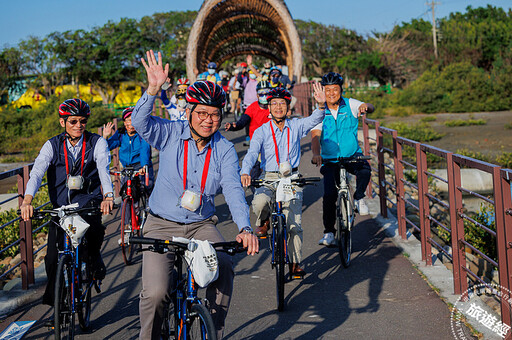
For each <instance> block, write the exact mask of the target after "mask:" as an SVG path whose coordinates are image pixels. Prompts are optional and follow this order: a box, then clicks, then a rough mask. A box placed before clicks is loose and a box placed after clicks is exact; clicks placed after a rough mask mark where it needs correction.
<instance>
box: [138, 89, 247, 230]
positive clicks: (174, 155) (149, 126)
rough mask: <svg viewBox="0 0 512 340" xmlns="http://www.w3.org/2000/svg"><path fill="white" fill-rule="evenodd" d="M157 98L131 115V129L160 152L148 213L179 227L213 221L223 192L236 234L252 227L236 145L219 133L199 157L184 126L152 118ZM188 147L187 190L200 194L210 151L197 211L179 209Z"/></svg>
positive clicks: (140, 103)
mask: <svg viewBox="0 0 512 340" xmlns="http://www.w3.org/2000/svg"><path fill="white" fill-rule="evenodd" d="M154 101H155V96H150V95H148V94H147V92H146V93H144V94H143V95H142V97H141V98H140V99H139V101H138V102H137V105H136V106H135V109H134V110H133V113H132V125H133V126H134V127H135V129H136V130H137V131H138V133H139V135H140V136H141V137H142V138H144V140H146V141H147V142H148V143H149V144H150V145H151V146H153V147H154V148H156V149H157V150H159V151H160V161H159V172H158V177H157V179H156V183H155V188H154V189H153V192H152V193H151V196H150V198H149V207H150V209H151V210H152V211H153V212H154V213H155V214H157V215H159V216H161V217H163V218H165V219H168V220H171V221H175V222H179V223H193V222H199V221H202V220H205V219H207V218H209V217H211V216H212V215H213V214H214V212H215V203H214V197H215V195H216V194H217V192H219V191H220V190H222V193H223V194H224V197H225V199H226V203H227V204H228V206H229V210H230V211H231V215H232V216H233V220H234V222H235V223H236V224H237V226H238V229H242V228H243V227H246V226H250V221H249V207H248V205H247V202H246V200H245V193H244V190H243V188H242V184H241V182H240V167H239V163H238V156H237V154H236V151H235V147H234V145H233V144H232V143H231V142H229V141H228V140H227V139H225V138H224V137H223V136H222V135H221V134H220V133H219V132H218V131H217V132H216V133H214V134H213V136H212V138H211V140H210V141H209V142H208V145H207V146H206V147H205V148H204V149H203V150H202V151H199V150H198V148H197V145H196V143H195V141H194V139H193V138H192V136H191V133H190V128H189V125H188V124H189V123H188V121H174V122H173V121H169V120H167V119H162V118H160V117H155V116H152V115H151V111H152V108H153V102H154ZM185 140H188V141H189V143H188V144H189V148H188V149H189V150H188V153H189V154H188V166H187V172H188V173H187V189H189V190H192V191H195V192H198V193H199V192H200V191H201V189H200V188H201V176H202V173H203V166H204V162H205V158H206V153H207V151H208V147H211V148H212V153H211V159H210V166H209V169H208V178H207V180H206V186H205V190H204V193H203V199H202V204H201V206H200V207H199V209H197V211H194V212H192V211H189V210H187V209H185V208H182V207H181V206H180V199H181V196H182V194H183V192H184V190H183V161H184V141H185Z"/></svg>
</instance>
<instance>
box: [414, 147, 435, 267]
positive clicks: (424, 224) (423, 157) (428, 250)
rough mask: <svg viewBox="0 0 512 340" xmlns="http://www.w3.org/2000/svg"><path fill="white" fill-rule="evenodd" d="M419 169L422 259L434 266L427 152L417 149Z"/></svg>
mask: <svg viewBox="0 0 512 340" xmlns="http://www.w3.org/2000/svg"><path fill="white" fill-rule="evenodd" d="M418 144H419V143H418ZM417 151H419V153H417V157H419V158H417V167H418V168H417V169H418V174H417V175H418V205H419V208H420V211H419V214H420V237H421V259H422V260H423V261H425V262H426V265H427V266H429V265H432V245H431V244H430V242H429V241H428V240H429V239H430V237H431V232H430V220H429V219H428V218H427V216H428V215H429V214H430V208H429V199H428V197H427V193H428V176H427V174H426V171H427V168H428V164H427V152H426V151H425V150H424V149H422V148H421V144H419V149H417Z"/></svg>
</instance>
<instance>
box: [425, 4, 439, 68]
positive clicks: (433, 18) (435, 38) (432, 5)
mask: <svg viewBox="0 0 512 340" xmlns="http://www.w3.org/2000/svg"><path fill="white" fill-rule="evenodd" d="M439 4H440V3H439V2H435V1H434V0H432V2H430V3H428V2H427V6H431V7H432V39H433V41H434V56H435V57H436V59H437V33H436V15H435V11H434V10H435V7H436V5H439Z"/></svg>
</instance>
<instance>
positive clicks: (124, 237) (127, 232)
mask: <svg viewBox="0 0 512 340" xmlns="http://www.w3.org/2000/svg"><path fill="white" fill-rule="evenodd" d="M132 207H133V201H132V200H131V199H129V198H125V199H124V201H123V209H122V211H121V253H122V254H123V261H124V264H125V265H129V264H130V263H131V262H132V258H133V254H134V253H135V247H134V246H133V245H132V244H130V241H129V238H130V237H131V236H138V235H133V230H132V226H133V225H134V224H133V222H132V219H137V216H136V215H135V214H134V213H133V211H134V210H133V209H132ZM127 212H129V214H130V218H129V219H127V218H126V214H127Z"/></svg>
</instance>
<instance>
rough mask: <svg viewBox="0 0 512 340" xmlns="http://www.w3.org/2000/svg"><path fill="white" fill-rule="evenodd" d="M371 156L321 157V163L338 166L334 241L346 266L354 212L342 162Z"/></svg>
mask: <svg viewBox="0 0 512 340" xmlns="http://www.w3.org/2000/svg"><path fill="white" fill-rule="evenodd" d="M369 159H371V156H362V155H357V156H355V157H338V158H328V159H323V160H322V163H323V164H326V163H337V164H338V165H339V166H340V180H339V184H338V183H336V187H337V189H338V198H337V200H336V243H337V245H338V251H339V254H340V259H341V264H342V265H343V267H345V268H348V266H349V265H350V257H351V255H352V227H353V226H354V222H355V218H356V212H355V209H354V202H353V198H352V194H353V191H352V189H351V188H350V183H349V177H348V173H347V169H345V167H344V164H347V163H357V162H360V161H363V160H369Z"/></svg>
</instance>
